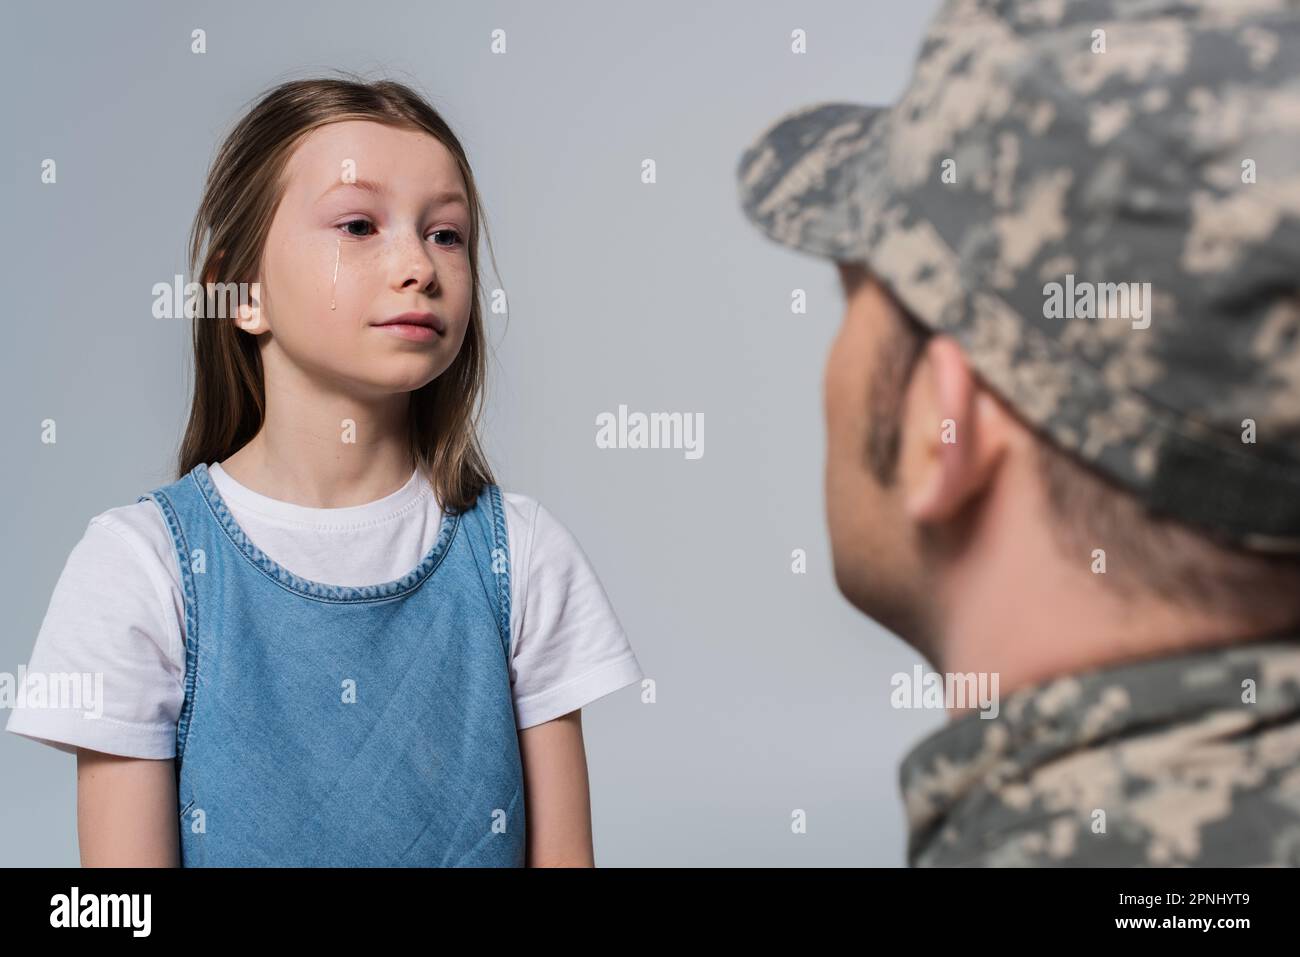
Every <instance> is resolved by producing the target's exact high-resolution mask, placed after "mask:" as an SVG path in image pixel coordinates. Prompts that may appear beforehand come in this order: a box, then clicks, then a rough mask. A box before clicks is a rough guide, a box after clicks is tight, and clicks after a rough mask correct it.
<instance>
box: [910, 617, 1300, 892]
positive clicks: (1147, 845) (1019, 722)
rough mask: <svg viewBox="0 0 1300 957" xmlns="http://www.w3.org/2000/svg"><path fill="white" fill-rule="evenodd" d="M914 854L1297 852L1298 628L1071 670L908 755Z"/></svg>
mask: <svg viewBox="0 0 1300 957" xmlns="http://www.w3.org/2000/svg"><path fill="white" fill-rule="evenodd" d="M902 784H903V797H904V803H905V804H906V807H907V818H908V825H909V829H910V831H911V836H910V838H909V840H908V845H907V858H908V862H909V863H911V864H912V865H914V866H921V867H925V866H953V865H955V866H973V865H984V866H996V865H1013V866H1044V865H1070V866H1089V865H1103V866H1109V867H1123V866H1130V865H1141V866H1156V865H1196V864H1206V863H1212V864H1216V865H1223V866H1229V867H1232V866H1248V865H1291V866H1295V865H1300V643H1297V642H1296V641H1294V640H1291V641H1267V642H1259V643H1253V644H1250V645H1239V646H1237V647H1234V648H1231V649H1227V650H1223V649H1214V650H1209V651H1201V652H1197V653H1194V654H1186V655H1178V656H1172V657H1165V658H1156V659H1152V660H1149V661H1146V662H1142V663H1139V664H1129V665H1125V666H1122V667H1118V668H1110V669H1104V670H1099V671H1094V672H1090V673H1087V674H1078V675H1071V676H1069V677H1065V678H1060V679H1058V680H1055V681H1051V682H1048V683H1046V684H1043V685H1039V686H1036V687H1033V688H1027V689H1024V690H1022V691H1018V692H1016V693H1013V694H1011V695H1008V696H1007V697H1006V699H1005V700H1004V701H1003V702H1002V703H1001V711H1000V713H999V715H998V717H997V718H994V719H991V720H988V719H984V718H981V717H980V716H979V715H978V714H971V715H970V716H969V717H964V718H960V719H958V720H957V721H954V722H952V723H950V724H948V725H947V726H945V727H944V728H941V729H940V730H939V731H938V732H936V733H935V734H933V735H931V736H930V737H928V738H926V739H925V740H924V741H922V742H921V743H920V744H919V745H918V746H917V747H916V748H915V749H913V750H912V752H911V753H910V754H909V755H908V756H907V758H906V760H905V761H904V762H903V768H902Z"/></svg>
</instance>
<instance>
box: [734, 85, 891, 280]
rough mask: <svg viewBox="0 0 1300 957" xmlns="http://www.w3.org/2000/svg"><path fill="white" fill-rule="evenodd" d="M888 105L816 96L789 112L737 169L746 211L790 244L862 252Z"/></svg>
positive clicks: (838, 253)
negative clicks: (819, 99) (866, 208)
mask: <svg viewBox="0 0 1300 957" xmlns="http://www.w3.org/2000/svg"><path fill="white" fill-rule="evenodd" d="M888 114H889V109H888V107H882V106H867V105H865V104H860V103H819V104H815V105H813V106H806V107H802V108H800V109H798V110H795V111H793V112H791V113H787V114H786V115H784V116H782V117H781V118H780V119H778V120H777V121H776V122H775V123H773V124H772V125H771V126H769V127H768V128H767V129H766V130H764V131H763V132H762V133H761V134H760V135H759V136H758V137H757V138H756V139H755V140H754V142H753V143H752V144H751V145H750V146H749V147H748V148H747V149H746V150H745V152H744V154H743V155H742V156H741V158H740V163H739V165H738V166H737V168H736V178H737V180H738V181H739V187H740V204H741V207H742V208H743V209H744V211H745V215H746V216H748V217H749V219H750V220H751V221H752V222H753V223H754V224H755V225H756V226H758V228H759V229H761V230H762V231H763V232H764V233H765V234H766V235H767V236H769V237H770V238H771V239H774V240H775V241H776V242H778V243H781V244H783V245H785V246H789V247H791V248H792V249H798V250H801V251H803V252H807V253H811V254H813V255H816V256H825V257H828V258H831V259H837V260H846V261H859V260H863V259H865V256H866V252H867V250H866V242H865V230H864V228H863V227H864V223H863V208H864V204H865V201H866V199H867V197H868V196H869V195H870V194H872V193H873V192H874V191H875V189H874V186H875V180H876V179H878V177H879V176H880V174H881V171H882V169H883V160H884V149H883V136H882V135H881V134H882V132H883V129H884V125H885V124H884V118H885V117H886V116H888Z"/></svg>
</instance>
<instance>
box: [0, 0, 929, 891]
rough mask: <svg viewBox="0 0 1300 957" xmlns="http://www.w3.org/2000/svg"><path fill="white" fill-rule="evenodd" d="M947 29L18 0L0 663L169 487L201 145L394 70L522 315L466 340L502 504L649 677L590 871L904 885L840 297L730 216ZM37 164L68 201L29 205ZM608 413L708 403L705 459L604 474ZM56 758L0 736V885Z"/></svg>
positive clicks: (715, 10)
mask: <svg viewBox="0 0 1300 957" xmlns="http://www.w3.org/2000/svg"><path fill="white" fill-rule="evenodd" d="M934 8H935V4H934V3H931V2H922V3H915V4H898V3H884V2H879V3H864V2H847V0H846V2H837V3H808V2H799V3H777V2H765V3H761V4H754V3H741V2H729V3H688V2H675V3H648V4H635V5H634V4H619V5H615V4H608V3H595V2H592V3H577V2H530V3H517V4H503V3H475V4H472V5H471V4H466V3H449V2H442V3H419V4H415V3H394V4H385V3H367V4H357V3H321V2H312V3H284V4H253V3H233V2H221V3H203V4H184V5H181V4H162V3H158V4H150V5H144V4H136V5H132V4H104V5H98V4H95V5H92V4H85V5H84V7H83V5H80V4H66V3H41V4H40V5H39V6H37V5H36V4H22V5H13V6H9V5H7V15H6V20H7V21H8V22H7V24H6V29H5V30H4V31H2V32H0V50H2V51H3V57H2V58H0V71H2V75H0V79H2V80H3V82H0V100H2V101H3V103H4V120H5V122H4V127H5V131H6V136H5V138H4V140H5V149H4V151H3V161H4V162H5V164H6V166H7V170H6V173H7V175H6V176H5V177H4V209H5V211H6V212H7V213H8V214H9V217H10V218H9V223H10V225H9V228H8V229H6V230H5V231H4V235H3V238H2V239H0V251H2V252H3V258H2V260H0V261H2V262H3V276H4V280H5V281H4V290H5V292H6V295H7V297H8V309H9V319H8V320H7V323H6V332H7V334H6V336H5V340H6V341H5V343H4V346H3V348H2V349H0V354H2V356H3V358H0V363H2V367H0V389H3V402H4V415H3V416H0V436H2V437H3V449H4V462H5V465H4V469H3V477H2V478H0V494H2V495H3V498H4V501H6V502H8V503H9V507H8V508H6V509H4V510H3V511H2V512H0V523H3V540H4V542H5V544H6V546H7V547H5V548H4V549H3V550H0V561H2V562H3V568H0V589H3V591H2V592H0V600H2V601H3V607H4V610H5V622H6V627H5V628H4V630H3V633H2V634H0V671H8V672H11V673H14V672H16V670H17V668H18V665H19V664H20V663H24V662H26V661H27V659H28V656H29V654H30V652H31V648H32V645H33V642H34V641H35V637H36V634H37V631H38V629H39V627H40V623H41V619H42V616H43V615H44V612H45V608H46V606H47V604H48V601H49V595H50V592H51V589H52V588H53V586H54V583H55V581H56V580H57V578H58V575H59V572H60V570H61V569H62V567H63V563H64V561H65V560H66V558H67V555H68V552H69V551H70V549H71V548H72V546H73V545H74V544H75V543H76V541H77V540H78V539H79V538H80V536H81V534H82V533H83V531H84V530H85V527H86V523H87V522H88V521H89V519H90V517H91V516H92V515H94V514H96V513H98V512H101V511H103V510H105V509H108V508H111V507H114V506H117V505H124V504H128V503H130V502H132V501H134V500H135V498H136V496H137V495H139V494H140V493H142V492H144V491H147V490H148V489H150V488H152V487H154V486H155V485H158V484H161V483H163V482H165V481H168V480H170V479H171V478H172V476H171V474H170V473H169V471H168V470H169V468H170V467H171V463H172V461H173V458H174V454H175V450H176V445H177V443H178V441H179V438H180V435H181V431H182V428H183V425H184V423H185V420H186V417H187V413H188V402H189V391H188V390H189V381H190V379H189V375H190V372H189V363H190V358H189V344H188V341H189V335H188V326H187V325H186V324H185V323H184V322H177V321H166V320H156V319H153V318H152V317H151V316H150V312H149V309H150V305H151V303H152V294H151V287H152V286H153V284H154V283H155V282H167V281H170V279H171V277H172V276H173V274H175V273H178V272H179V273H182V274H185V273H186V268H185V238H186V234H187V231H188V229H189V225H190V221H191V219H192V217H193V215H194V211H195V207H196V204H197V202H198V199H199V196H200V190H201V187H202V182H203V176H204V174H205V172H206V169H207V164H208V162H209V160H210V158H211V157H212V155H213V153H214V152H215V150H216V148H217V145H218V144H219V142H220V140H221V138H222V137H223V136H224V134H225V133H226V132H227V131H228V130H229V128H230V126H231V124H233V123H234V121H235V120H236V118H237V117H238V116H239V114H240V113H241V111H242V110H243V109H244V108H245V107H246V106H247V105H248V104H249V103H251V101H252V100H253V99H254V98H255V97H256V96H257V95H258V94H259V93H261V92H262V91H263V90H265V89H267V88H269V87H270V86H272V85H274V84H276V83H278V82H282V81H284V80H288V79H299V78H303V77H307V76H313V75H318V74H320V73H323V72H325V71H328V70H330V69H333V68H343V69H349V70H354V71H357V72H361V73H363V74H364V75H365V76H366V77H367V78H368V79H378V78H381V77H384V76H388V77H392V78H394V79H399V80H403V81H405V82H408V83H411V84H412V85H414V86H416V88H417V89H419V90H420V91H421V92H422V93H424V94H425V95H426V96H428V97H429V98H430V100H431V102H432V103H433V104H434V106H435V107H436V108H438V109H439V110H440V111H441V112H442V113H443V115H444V116H445V117H446V118H447V120H448V122H449V123H450V124H451V126H452V128H453V129H455V130H456V131H457V134H458V135H459V136H460V138H461V140H462V142H463V143H464V145H465V147H466V149H467V151H468V153H469V156H470V161H471V163H472V165H473V166H474V169H475V174H476V176H477V177H478V182H479V184H480V188H481V190H482V193H483V197H484V201H485V204H486V208H487V213H488V223H489V227H490V228H491V230H492V239H493V243H494V246H495V249H496V253H497V257H498V263H499V265H500V268H501V280H502V282H501V284H502V285H503V287H504V288H505V289H506V291H507V294H508V296H509V301H510V309H511V314H510V318H509V322H508V323H506V322H502V321H501V319H502V317H499V316H490V315H489V316H488V319H489V321H490V324H491V338H492V341H493V343H494V352H495V355H494V360H495V361H494V363H493V369H492V380H491V388H490V389H489V401H490V406H489V412H488V415H487V416H486V418H485V440H486V443H487V447H488V450H489V453H490V455H491V457H492V461H493V463H494V466H495V467H496V469H497V477H498V480H499V481H500V482H501V484H502V485H503V486H504V487H505V488H507V489H510V490H512V491H519V492H524V493H526V494H529V495H532V496H535V497H536V498H538V499H539V500H540V501H541V502H542V503H543V504H545V505H546V506H547V507H548V508H549V509H550V510H551V511H552V512H554V514H555V515H556V516H557V517H559V519H560V520H561V521H563V522H564V523H565V524H566V525H568V527H569V528H570V529H571V530H572V531H573V532H574V534H575V535H576V536H577V538H578V540H579V541H580V542H581V543H582V545H583V548H584V550H585V551H586V552H587V554H588V555H589V557H590V558H591V560H592V561H593V563H594V564H595V567H596V569H597V570H598V572H599V574H600V576H601V579H602V581H603V582H604V585H605V587H606V590H607V591H608V592H609V594H610V597H611V599H612V600H613V602H614V605H615V608H616V609H617V610H618V613H619V617H620V619H621V620H622V622H623V624H624V626H625V627H626V629H627V631H628V634H629V636H630V638H631V641H632V644H633V647H634V649H635V651H636V653H637V656H638V658H639V660H640V662H641V665H642V667H643V668H644V670H645V672H646V674H647V676H648V677H651V678H654V679H655V681H656V682H657V695H658V701H657V703H655V704H653V705H650V704H642V703H641V700H640V693H639V689H638V688H637V687H636V686H630V687H628V688H624V689H623V690H621V691H619V692H617V693H615V694H613V695H610V696H608V697H606V698H604V699H601V700H600V701H598V702H595V703H594V704H592V705H591V706H589V707H588V708H587V709H585V711H584V720H583V725H584V729H585V734H586V740H587V748H588V761H589V766H590V769H591V786H592V801H593V817H594V827H595V838H596V860H597V864H598V865H602V866H628V865H653V866H660V865H686V866H696V865H740V866H751V865H779V866H786V865H835V866H843V865H891V866H892V865H900V864H902V863H903V860H904V858H903V852H904V846H905V828H904V818H903V811H902V805H901V800H900V798H899V794H898V785H897V764H898V760H899V758H900V757H901V756H902V754H904V753H905V752H906V750H907V749H908V748H909V747H910V746H911V745H912V744H913V743H915V742H916V741H917V740H918V739H919V738H920V737H922V736H923V735H925V734H926V733H928V732H929V731H931V730H933V729H934V728H936V727H938V726H939V725H940V724H941V723H942V715H941V714H940V713H938V712H934V711H897V710H893V709H892V708H891V707H890V705H889V676H890V675H891V674H893V673H894V672H896V671H907V670H910V669H911V667H912V665H913V664H915V663H917V662H919V661H920V659H919V657H918V656H917V655H916V654H915V653H913V652H911V651H910V649H908V648H906V647H905V646H904V645H902V643H901V642H899V641H898V640H897V639H896V638H894V637H893V636H892V635H889V634H888V633H886V632H884V631H883V630H882V629H880V628H879V627H878V626H876V625H875V624H874V623H872V622H871V621H870V620H868V619H866V618H864V617H863V616H861V615H859V614H858V613H857V612H856V611H855V610H854V609H853V608H852V607H850V606H849V605H848V604H847V602H845V601H844V600H843V598H841V597H840V595H839V593H838V591H837V590H836V588H835V582H834V576H833V573H832V570H831V567H830V549H829V544H828V540H827V535H826V529H825V519H824V511H823V495H822V457H823V446H824V434H825V433H824V427H823V422H822V408H821V372H822V365H823V361H824V358H825V355H826V350H827V348H828V346H829V344H830V341H831V338H832V337H833V335H834V332H835V329H836V327H837V325H838V323H839V320H840V310H841V300H840V295H839V291H838V287H837V284H836V277H835V272H834V268H833V267H832V266H831V265H830V264H828V263H825V262H822V261H819V260H816V259H813V258H810V257H805V256H802V255H800V254H797V253H792V252H789V251H787V250H784V249H782V248H781V247H779V246H776V245H775V244H772V243H770V242H768V241H767V240H765V239H763V238H762V237H761V236H760V235H759V234H758V232H757V231H756V230H754V229H753V228H752V227H751V226H749V224H748V223H747V222H746V221H745V220H744V217H743V215H742V214H741V212H740V209H739V206H738V203H737V198H736V185H735V178H734V173H735V167H736V162H737V160H738V158H739V155H740V152H741V150H742V149H743V148H744V146H745V145H747V144H748V143H749V142H750V141H751V140H752V138H753V137H754V136H755V135H757V133H758V132H759V131H760V130H761V129H762V128H763V127H765V126H766V125H767V124H768V123H769V122H771V121H772V120H774V119H775V118H776V117H777V116H778V115H780V114H781V113H783V112H785V111H786V110H788V109H791V108H794V107H796V106H800V105H803V104H808V103H813V102H817V101H820V100H860V101H870V102H890V101H892V100H894V99H895V98H896V97H897V96H898V94H899V92H900V91H901V89H902V87H903V84H904V83H905V81H906V79H907V77H908V75H909V73H910V64H911V61H912V58H913V57H914V55H915V53H916V50H917V48H918V45H919V41H920V37H921V34H922V30H923V27H924V23H925V21H926V20H927V19H928V18H929V16H930V15H931V13H932V12H933V10H934ZM196 27H200V28H203V29H205V30H206V31H207V42H208V51H207V53H206V54H205V55H201V56H198V55H194V54H192V53H190V52H189V51H190V31H191V30H192V29H194V28H196ZM495 28H502V29H504V30H506V32H507V42H508V52H507V53H506V54H505V55H504V56H499V55H497V56H494V55H492V54H491V53H490V52H489V38H490V33H491V31H492V30H493V29H495ZM795 28H803V29H804V30H806V31H807V34H808V53H807V54H805V55H802V56H796V55H793V54H792V53H791V52H790V32H791V31H792V30H793V29H795ZM46 157H52V158H54V159H55V160H56V161H57V163H58V183H57V185H53V186H48V185H42V184H41V182H40V163H41V161H42V160H43V159H44V158H46ZM647 157H650V158H653V159H655V160H656V162H657V165H658V182H657V184H655V185H652V186H647V185H643V184H642V183H641V182H640V163H641V160H642V159H644V158H647ZM487 268H488V270H489V271H488V272H487V273H486V274H485V277H484V278H485V282H486V284H487V285H488V286H489V288H490V287H491V286H493V285H495V284H496V283H495V281H494V279H493V277H492V275H491V273H490V263H488V265H487ZM187 278H188V276H187ZM795 288H802V289H806V290H807V292H808V300H809V302H808V313H807V314H806V315H792V314H791V312H790V293H791V290H792V289H795ZM620 403H624V404H626V405H628V406H629V408H630V409H631V410H639V411H647V412H648V411H680V412H703V413H704V418H705V432H704V449H705V454H704V456H703V458H701V459H698V460H688V459H686V458H685V457H684V455H683V453H682V452H681V451H680V450H601V449H598V448H597V447H596V444H595V431H596V429H595V418H596V415H597V414H598V413H599V412H601V411H616V410H617V408H618V406H619V404H620ZM46 418H53V419H55V420H57V423H58V442H57V444H56V445H43V444H42V443H41V442H40V422H41V420H43V419H46ZM794 548H803V549H805V550H806V551H807V553H808V573H807V574H806V575H795V574H792V573H791V571H790V561H791V559H790V553H791V550H792V549H794ZM5 718H6V716H5V715H2V714H0V723H2V721H3V720H4V719H5ZM75 763H76V762H75V759H74V758H73V757H71V756H70V755H68V754H65V753H62V752H58V751H56V750H54V749H53V748H49V747H47V746H44V745H41V744H37V743H34V742H32V741H29V740H27V739H24V738H19V737H18V736H16V735H12V734H0V780H2V781H3V784H4V786H3V788H0V864H7V865H73V864H76V863H77V861H78V856H77V846H76V774H75ZM795 808H802V809H804V810H806V812H807V814H808V831H807V833H806V834H804V835H795V834H792V833H791V828H790V820H791V812H792V810H793V809H795Z"/></svg>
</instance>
